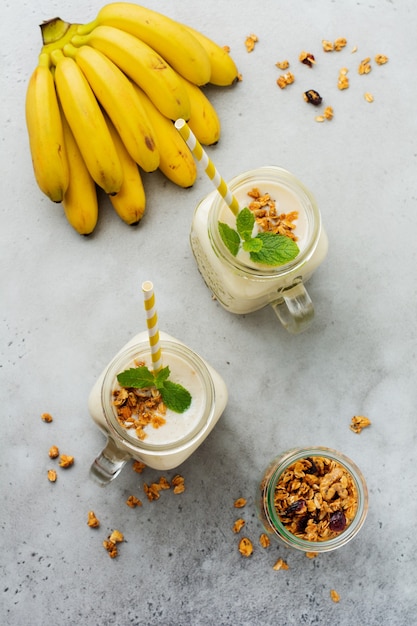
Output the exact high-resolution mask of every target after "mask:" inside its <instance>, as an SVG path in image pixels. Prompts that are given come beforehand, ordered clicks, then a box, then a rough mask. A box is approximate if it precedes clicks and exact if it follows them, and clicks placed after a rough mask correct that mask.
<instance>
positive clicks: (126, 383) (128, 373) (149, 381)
mask: <svg viewBox="0 0 417 626" xmlns="http://www.w3.org/2000/svg"><path fill="white" fill-rule="evenodd" d="M117 380H118V381H119V383H120V385H121V386H122V387H133V388H134V389H146V388H147V387H153V385H154V384H155V377H154V375H153V374H152V372H151V371H149V370H148V368H147V367H145V366H144V365H142V366H140V367H132V368H131V369H128V370H125V371H124V372H121V373H120V374H118V375H117Z"/></svg>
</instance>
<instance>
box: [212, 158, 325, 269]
mask: <svg viewBox="0 0 417 626" xmlns="http://www.w3.org/2000/svg"><path fill="white" fill-rule="evenodd" d="M268 176H270V177H271V181H273V182H275V183H276V182H278V183H279V184H280V185H282V186H283V187H284V188H285V189H287V190H289V191H290V192H291V193H292V194H293V195H295V196H296V197H297V199H298V201H299V202H300V205H301V206H302V207H303V209H304V211H305V213H306V217H307V219H308V220H309V230H310V232H309V238H308V242H307V244H306V246H305V247H304V249H303V250H301V251H300V253H299V254H298V255H297V256H296V257H295V259H293V260H292V261H290V262H289V263H285V264H283V265H277V266H264V267H262V265H260V266H257V267H253V266H249V265H247V264H246V263H244V262H242V261H240V260H239V259H237V258H236V257H234V256H233V255H232V254H231V252H230V251H229V250H228V249H227V247H226V246H225V244H224V242H223V240H222V239H221V236H220V233H219V230H218V217H219V213H220V211H221V210H222V209H224V207H225V206H226V204H225V201H224V200H223V198H222V197H221V196H220V195H219V194H215V196H214V200H213V205H212V209H211V211H210V214H209V224H208V234H209V238H210V241H211V243H212V246H213V248H214V250H215V252H216V254H217V255H218V256H219V257H220V258H221V259H222V260H223V261H224V262H226V263H227V264H229V265H230V266H232V267H233V268H234V270H235V271H238V272H239V273H242V274H246V275H248V276H250V277H252V278H256V277H259V278H262V279H268V278H276V277H277V276H278V275H279V276H285V275H287V274H291V273H293V272H296V271H297V270H299V269H300V268H301V266H302V265H304V264H305V263H306V262H307V261H308V260H309V259H310V258H311V256H312V255H313V253H314V251H315V249H316V247H317V244H318V241H319V238H320V233H321V228H322V220H321V214H320V211H319V209H318V206H317V203H316V200H315V198H314V196H313V195H312V193H311V192H310V191H309V190H308V189H307V187H306V186H305V185H304V184H303V183H302V182H301V181H300V180H298V178H297V177H296V176H294V174H292V173H291V172H289V171H288V170H286V169H284V168H282V167H280V166H278V165H264V166H260V167H257V168H254V169H252V170H248V171H246V172H243V173H242V174H238V175H237V176H235V177H233V178H232V179H231V180H230V181H229V182H228V186H229V189H230V190H231V191H232V192H233V191H234V190H235V189H236V187H237V186H239V185H240V184H242V183H244V182H250V181H251V180H253V183H254V185H255V184H257V185H258V184H259V182H257V179H259V177H261V178H265V177H268ZM277 178H279V180H277ZM262 182H263V181H262Z"/></svg>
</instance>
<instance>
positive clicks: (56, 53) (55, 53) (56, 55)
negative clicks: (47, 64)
mask: <svg viewBox="0 0 417 626" xmlns="http://www.w3.org/2000/svg"><path fill="white" fill-rule="evenodd" d="M50 56H51V61H52V63H53V64H54V65H56V64H57V63H58V61H59V60H60V59H62V58H63V56H64V53H63V52H62V50H61V48H56V49H55V50H52V52H51V55H50Z"/></svg>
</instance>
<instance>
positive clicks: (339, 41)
mask: <svg viewBox="0 0 417 626" xmlns="http://www.w3.org/2000/svg"><path fill="white" fill-rule="evenodd" d="M346 44H347V40H346V39H345V38H344V37H339V38H338V39H336V40H335V42H334V49H335V50H336V52H340V50H342V48H344V47H345V46H346Z"/></svg>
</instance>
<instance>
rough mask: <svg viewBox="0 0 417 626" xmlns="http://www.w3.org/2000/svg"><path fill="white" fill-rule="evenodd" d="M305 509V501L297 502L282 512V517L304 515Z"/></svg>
mask: <svg viewBox="0 0 417 626" xmlns="http://www.w3.org/2000/svg"><path fill="white" fill-rule="evenodd" d="M306 508H307V504H306V501H305V500H297V501H296V502H293V503H292V504H290V506H289V507H288V508H287V510H286V511H285V512H284V515H285V516H286V517H287V516H288V515H295V514H298V515H299V514H301V513H304V512H305V510H306Z"/></svg>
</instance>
